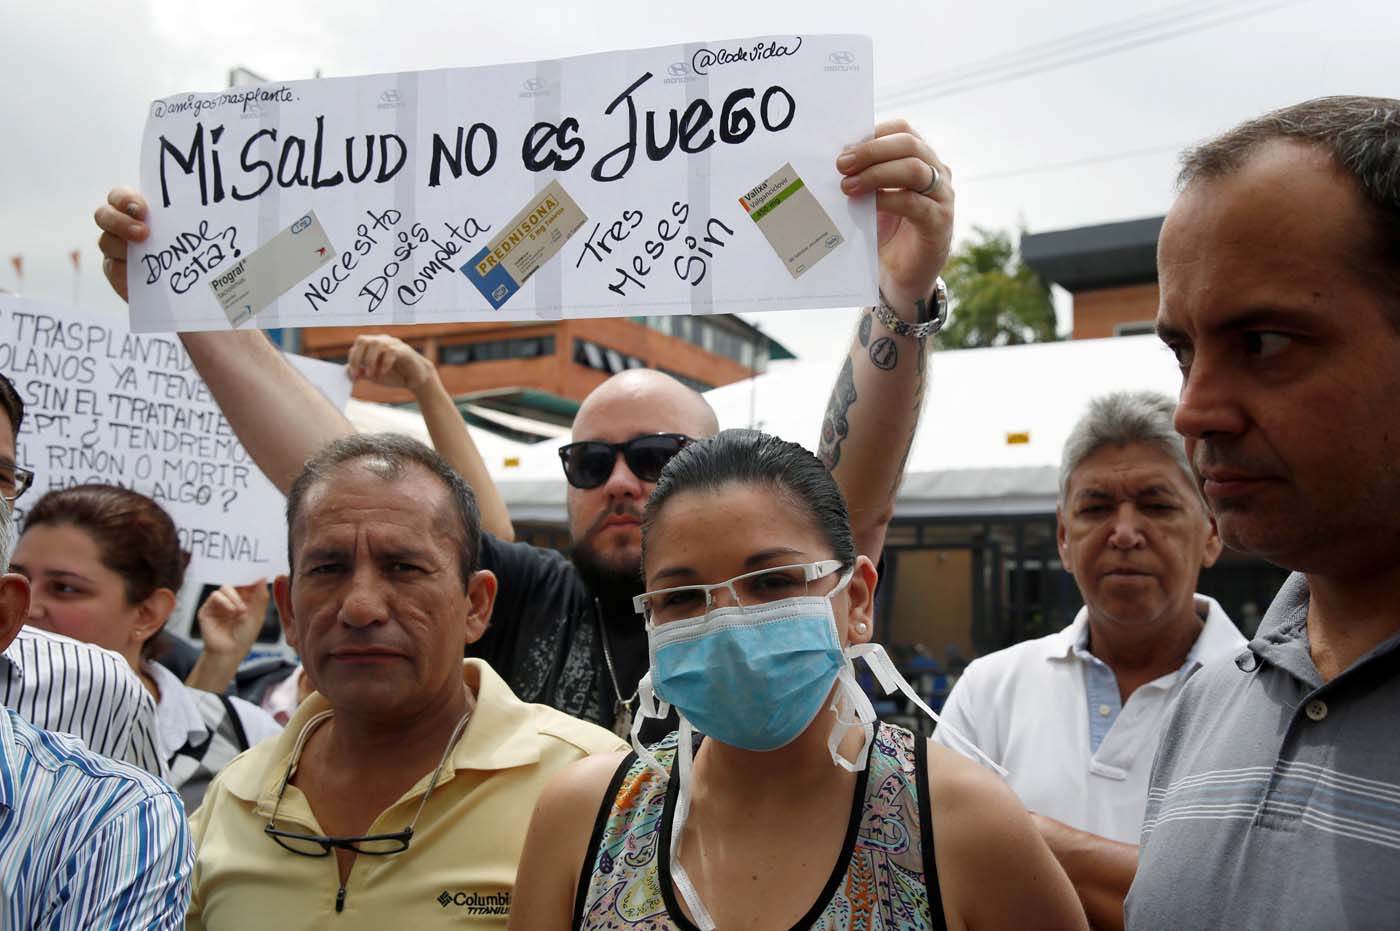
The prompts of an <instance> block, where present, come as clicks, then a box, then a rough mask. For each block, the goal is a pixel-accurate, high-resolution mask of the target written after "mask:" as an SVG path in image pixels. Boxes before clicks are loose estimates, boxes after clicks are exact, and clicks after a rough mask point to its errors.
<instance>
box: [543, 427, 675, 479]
mask: <svg viewBox="0 0 1400 931" xmlns="http://www.w3.org/2000/svg"><path fill="white" fill-rule="evenodd" d="M689 442H690V437H688V436H686V435H685V434H684V433H649V434H647V435H646V436H635V437H633V438H632V439H630V440H628V441H627V442H626V443H604V442H603V441H602V440H584V441H583V442H582V443H570V444H569V445H567V446H561V447H559V458H560V460H561V461H562V462H563V463H564V477H565V478H567V479H568V480H569V484H570V485H573V486H574V487H575V488H597V487H598V486H599V485H601V484H603V483H604V482H606V481H607V480H608V476H609V475H612V471H613V464H614V463H616V462H617V454H618V453H622V458H623V459H624V460H625V461H626V462H627V468H629V469H631V470H632V474H633V475H635V476H637V478H639V479H641V480H642V481H644V482H654V481H656V480H657V479H658V478H660V477H661V470H662V469H664V468H665V467H666V463H668V462H670V461H671V459H672V457H674V456H675V455H676V453H678V452H680V451H681V450H682V449H684V448H685V446H686V444H687V443H689Z"/></svg>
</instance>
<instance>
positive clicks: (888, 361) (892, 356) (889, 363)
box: [870, 336, 899, 372]
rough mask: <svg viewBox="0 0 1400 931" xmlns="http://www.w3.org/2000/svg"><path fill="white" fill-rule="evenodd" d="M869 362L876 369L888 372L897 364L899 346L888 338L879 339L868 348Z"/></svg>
mask: <svg viewBox="0 0 1400 931" xmlns="http://www.w3.org/2000/svg"><path fill="white" fill-rule="evenodd" d="M870 361H871V362H872V363H874V365H875V367H876V368H877V369H881V370H883V371H886V372H888V371H889V370H890V369H892V368H894V367H895V366H896V365H898V364H899V346H897V345H895V341H894V340H893V339H891V338H890V337H888V336H882V337H880V338H879V339H877V340H875V345H873V346H871V347H870Z"/></svg>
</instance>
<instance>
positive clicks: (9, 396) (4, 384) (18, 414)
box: [0, 374, 24, 442]
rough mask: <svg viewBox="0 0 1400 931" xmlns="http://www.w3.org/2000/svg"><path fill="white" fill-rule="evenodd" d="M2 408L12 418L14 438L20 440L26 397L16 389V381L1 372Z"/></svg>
mask: <svg viewBox="0 0 1400 931" xmlns="http://www.w3.org/2000/svg"><path fill="white" fill-rule="evenodd" d="M0 410H3V411H4V412H5V416H6V417H8V418H10V429H11V430H13V431H15V435H14V437H13V439H14V440H15V441H16V442H18V440H19V425H20V424H21V423H22V422H23V421H24V398H21V397H20V396H19V392H18V391H16V390H15V383H14V382H12V381H10V380H9V379H8V378H6V377H5V376H4V375H3V374H0Z"/></svg>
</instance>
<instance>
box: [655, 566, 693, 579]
mask: <svg viewBox="0 0 1400 931" xmlns="http://www.w3.org/2000/svg"><path fill="white" fill-rule="evenodd" d="M652 578H654V579H656V581H658V582H660V581H662V580H663V579H693V578H695V570H694V569H692V568H690V567H689V566H667V567H666V568H665V569H662V570H661V571H660V572H658V573H656V575H654V576H652Z"/></svg>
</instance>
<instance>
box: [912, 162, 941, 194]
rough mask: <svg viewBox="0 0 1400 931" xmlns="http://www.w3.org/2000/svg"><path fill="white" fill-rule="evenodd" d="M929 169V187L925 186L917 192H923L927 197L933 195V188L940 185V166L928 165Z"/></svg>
mask: <svg viewBox="0 0 1400 931" xmlns="http://www.w3.org/2000/svg"><path fill="white" fill-rule="evenodd" d="M928 170H929V179H928V187H926V188H924V189H923V190H922V191H919V192H917V193H919V194H922V195H924V196H925V197H932V196H933V190H934V188H936V187H938V181H939V177H938V168H937V166H934V165H929V166H928Z"/></svg>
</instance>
